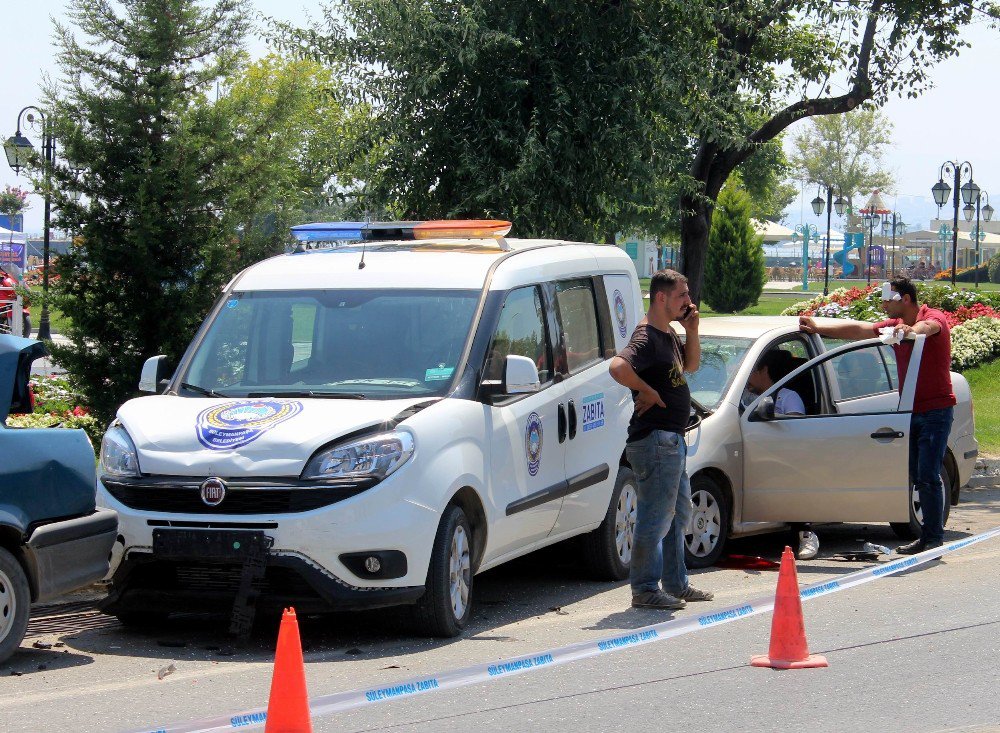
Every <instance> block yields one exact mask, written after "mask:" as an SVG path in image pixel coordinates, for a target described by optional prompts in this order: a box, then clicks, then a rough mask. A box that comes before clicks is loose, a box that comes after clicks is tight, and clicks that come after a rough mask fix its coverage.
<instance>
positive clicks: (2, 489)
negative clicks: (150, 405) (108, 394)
mask: <svg viewBox="0 0 1000 733" xmlns="http://www.w3.org/2000/svg"><path fill="white" fill-rule="evenodd" d="M44 354H45V346H44V344H42V343H41V342H39V341H34V340H32V339H24V338H17V337H15V336H0V662H3V661H4V660H5V659H7V657H9V656H10V655H11V654H13V653H14V652H15V651H16V650H17V648H18V646H19V645H20V644H21V640H22V639H23V638H24V632H25V629H26V628H27V625H28V615H29V611H30V606H31V604H32V603H33V602H37V601H44V600H48V599H50V598H54V597H56V596H58V595H60V594H62V593H67V592H69V591H71V590H75V589H77V588H81V587H83V586H86V585H89V584H90V583H93V582H95V581H97V580H100V579H101V578H103V577H104V575H105V574H106V573H107V572H108V562H109V556H110V552H111V546H112V545H113V544H114V541H115V537H116V536H117V534H118V515H117V514H116V513H115V512H113V511H110V510H107V509H97V508H96V507H95V504H94V490H95V465H94V463H95V462H94V449H93V448H92V447H91V445H90V441H89V440H88V439H87V435H86V433H84V432H83V431H82V430H53V429H48V428H43V429H37V430H36V429H28V428H8V427H7V426H6V421H7V415H9V414H14V413H25V412H31V408H32V405H31V394H30V391H29V388H28V379H29V377H30V375H31V363H32V362H33V361H34V360H35V359H37V358H39V357H41V356H44Z"/></svg>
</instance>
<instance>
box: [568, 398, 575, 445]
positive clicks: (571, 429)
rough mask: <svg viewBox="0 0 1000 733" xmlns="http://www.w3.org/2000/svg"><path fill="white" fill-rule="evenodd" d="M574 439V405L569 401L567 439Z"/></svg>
mask: <svg viewBox="0 0 1000 733" xmlns="http://www.w3.org/2000/svg"><path fill="white" fill-rule="evenodd" d="M575 437H576V403H575V402H573V400H570V401H569V439H570V440H573V438H575Z"/></svg>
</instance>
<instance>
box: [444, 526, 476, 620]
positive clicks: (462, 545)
mask: <svg viewBox="0 0 1000 733" xmlns="http://www.w3.org/2000/svg"><path fill="white" fill-rule="evenodd" d="M471 584H472V561H471V560H470V559H469V535H468V534H466V532H465V527H456V528H455V533H454V534H453V535H452V536H451V555H450V557H449V559H448V586H449V591H450V594H451V612H452V613H453V614H455V618H456V619H461V618H463V617H464V616H465V612H466V610H467V609H468V607H469V587H470V585H471Z"/></svg>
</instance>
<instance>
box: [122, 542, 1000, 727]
mask: <svg viewBox="0 0 1000 733" xmlns="http://www.w3.org/2000/svg"><path fill="white" fill-rule="evenodd" d="M998 535H1000V527H995V528H994V529H991V530H989V531H987V532H983V533H982V534H978V535H975V536H973V537H969V538H967V539H964V540H961V541H958V542H951V543H949V544H947V545H943V546H942V547H938V548H936V549H934V550H927V551H926V552H922V553H920V554H919V555H912V556H908V557H905V558H904V559H900V560H893V561H892V562H888V563H884V564H882V565H874V566H872V567H868V568H865V569H864V570H859V571H857V572H854V573H850V574H848V575H845V576H844V577H842V578H838V579H837V580H830V581H820V582H818V583H813V584H812V585H807V586H805V587H803V588H802V589H801V590H800V592H799V593H800V595H801V597H802V599H803V600H811V599H813V598H816V597H818V596H822V595H827V594H829V593H836V592H838V591H842V590H846V589H848V588H852V587H854V586H856V585H861V584H863V583H868V582H871V581H873V580H877V579H879V578H882V577H885V576H887V575H892V574H894V573H899V572H901V571H903V570H908V569H910V568H913V567H917V566H919V565H923V564H925V563H928V562H930V561H931V560H935V559H937V558H939V557H941V556H942V555H946V554H948V553H951V552H956V551H958V550H961V549H962V548H965V547H968V546H969V545H974V544H976V543H979V542H983V541H985V540H988V539H991V538H993V537H996V536H998ZM773 609H774V598H773V596H770V597H768V598H758V599H755V600H752V601H749V602H747V603H741V604H739V605H736V606H730V607H728V608H723V609H721V610H718V611H713V612H712V613H706V614H702V615H700V616H686V617H684V618H679V619H673V620H671V621H664V622H663V623H659V624H653V625H652V626H645V627H643V628H639V629H636V630H634V631H631V632H629V633H627V634H619V635H617V636H610V637H607V638H603V639H596V640H592V641H582V642H577V643H576V644H570V645H568V646H564V647H560V648H558V649H552V650H549V651H545V652H540V653H537V654H526V655H524V656H519V657H511V658H510V659H506V660H503V661H499V662H494V663H491V664H490V663H487V664H475V665H472V666H471V667H464V668H462V669H454V670H451V671H448V672H443V673H441V674H436V675H423V676H420V677H414V678H411V679H408V680H403V681H401V682H395V683H392V684H387V685H385V686H381V687H370V688H367V689H357V690H349V691H347V692H337V693H334V694H332V695H323V696H320V697H314V698H313V699H312V700H311V701H310V703H309V709H310V712H311V714H312V716H313V717H314V718H315V717H320V716H324V715H332V714H334V713H340V712H344V711H347V710H352V709H354V708H358V707H362V706H365V705H373V704H377V703H380V702H385V701H387V700H396V699H399V698H405V697H413V696H415V695H421V694H423V693H426V692H431V691H435V690H449V689H453V688H456V687H463V686H465V685H472V684H476V683H479V682H487V681H489V680H494V679H502V678H505V677H511V676H513V675H518V674H523V673H525V672H530V671H533V670H536V669H542V668H546V667H552V666H555V665H557V664H566V663H567V662H575V661H577V660H580V659H587V658H589V657H596V656H598V655H600V654H604V653H606V652H613V651H617V650H619V649H627V648H629V647H634V646H639V645H642V644H649V643H652V642H654V641H663V640H664V639H669V638H671V637H674V636H680V635H682V634H687V633H689V632H691V631H695V630H697V629H703V628H707V627H710V626H717V625H719V624H724V623H728V622H730V621H735V620H737V619H741V618H745V617H747V616H755V615H757V614H760V613H767V612H768V611H771V610H773ZM266 719H267V712H266V710H265V709H258V710H249V711H245V712H241V713H236V714H233V715H224V716H218V717H213V718H205V719H203V720H196V721H189V722H187V723H178V724H173V725H166V726H160V727H153V728H141V729H138V730H136V731H134V732H133V733H212V732H215V731H233V730H253V729H255V728H260V727H262V726H263V725H264V722H265V721H266Z"/></svg>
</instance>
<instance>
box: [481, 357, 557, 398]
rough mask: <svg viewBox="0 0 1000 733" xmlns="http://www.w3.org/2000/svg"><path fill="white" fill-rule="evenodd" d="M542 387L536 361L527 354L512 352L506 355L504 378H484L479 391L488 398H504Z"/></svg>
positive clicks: (531, 391) (527, 392) (534, 390)
mask: <svg viewBox="0 0 1000 733" xmlns="http://www.w3.org/2000/svg"><path fill="white" fill-rule="evenodd" d="M541 388H542V385H541V381H540V380H539V377H538V367H537V366H535V362H534V361H532V360H531V359H529V358H528V357H526V356H515V355H513V354H511V355H509V356H506V357H504V362H503V379H484V380H483V381H482V383H481V384H480V385H479V393H480V395H482V396H483V397H487V398H502V397H509V396H510V395H518V394H531V393H533V392H537V391H538V390H540V389H541Z"/></svg>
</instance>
